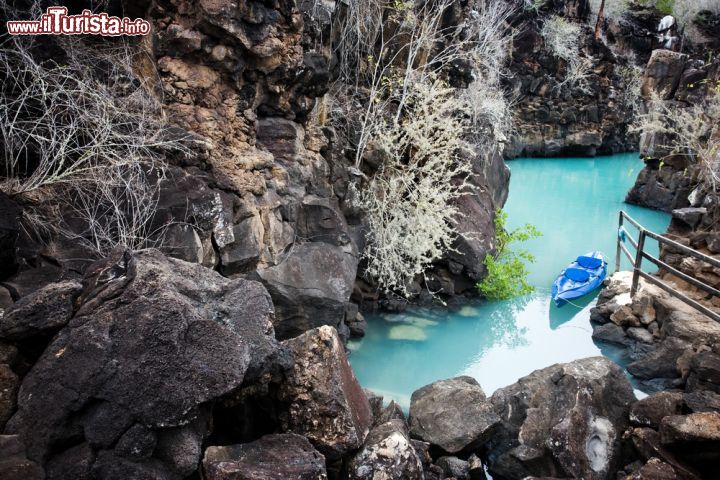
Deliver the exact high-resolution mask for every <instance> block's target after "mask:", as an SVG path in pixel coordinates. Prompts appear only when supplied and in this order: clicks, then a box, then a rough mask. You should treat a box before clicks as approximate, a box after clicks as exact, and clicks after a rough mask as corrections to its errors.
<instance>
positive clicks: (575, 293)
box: [552, 251, 607, 307]
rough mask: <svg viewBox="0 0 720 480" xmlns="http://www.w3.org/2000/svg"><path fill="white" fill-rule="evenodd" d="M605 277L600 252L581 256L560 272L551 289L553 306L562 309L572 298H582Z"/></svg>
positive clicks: (602, 258) (604, 265)
mask: <svg viewBox="0 0 720 480" xmlns="http://www.w3.org/2000/svg"><path fill="white" fill-rule="evenodd" d="M606 275H607V262H606V261H605V258H604V257H603V254H602V252H598V251H595V252H590V253H588V254H585V255H581V256H579V257H578V258H577V260H575V261H574V262H572V263H571V264H570V265H568V266H567V268H566V269H565V270H563V271H562V273H561V274H560V276H559V277H558V278H557V280H555V283H554V284H553V287H552V298H553V300H554V301H555V305H557V306H558V307H562V306H563V305H565V304H566V303H567V302H568V301H569V300H572V299H573V298H578V297H582V296H583V295H585V294H586V293H590V292H592V291H593V290H595V289H596V288H598V287H599V286H600V284H602V282H603V280H605V276H606Z"/></svg>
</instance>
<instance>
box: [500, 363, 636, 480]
mask: <svg viewBox="0 0 720 480" xmlns="http://www.w3.org/2000/svg"><path fill="white" fill-rule="evenodd" d="M491 401H492V403H493V405H494V406H495V409H496V411H497V412H498V414H499V415H500V417H501V418H502V425H501V428H500V429H499V431H498V434H497V435H495V436H494V437H493V440H492V442H491V445H490V453H489V464H490V473H491V474H492V475H493V477H495V476H496V475H497V476H498V477H500V478H524V477H526V476H538V477H542V476H553V477H573V478H581V477H582V478H586V479H605V478H610V477H611V476H612V475H613V474H614V472H615V471H617V467H618V466H619V464H620V462H621V435H622V433H623V431H624V430H625V428H626V427H627V424H628V420H627V418H628V411H629V407H630V404H631V403H633V402H634V401H635V396H634V395H633V389H632V387H631V386H630V383H629V382H628V380H627V378H626V377H625V375H624V373H623V371H622V370H621V369H620V367H618V366H617V365H615V364H614V363H613V362H612V361H610V360H608V359H607V358H604V357H592V358H585V359H581V360H576V361H574V362H570V363H566V364H558V365H553V366H551V367H548V368H545V369H542V370H537V371H535V372H533V373H531V374H530V375H528V376H526V377H523V378H521V379H520V380H518V382H517V383H515V384H513V385H510V386H508V387H505V388H502V389H499V390H497V391H496V392H495V393H494V394H493V396H492V398H491Z"/></svg>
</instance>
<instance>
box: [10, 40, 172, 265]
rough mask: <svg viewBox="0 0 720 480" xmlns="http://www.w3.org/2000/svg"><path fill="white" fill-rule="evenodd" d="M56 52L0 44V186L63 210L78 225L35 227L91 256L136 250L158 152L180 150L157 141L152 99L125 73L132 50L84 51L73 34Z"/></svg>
mask: <svg viewBox="0 0 720 480" xmlns="http://www.w3.org/2000/svg"><path fill="white" fill-rule="evenodd" d="M58 46H59V47H60V48H61V50H62V56H63V57H64V58H62V59H61V60H58V61H57V62H56V61H54V60H46V61H43V62H40V61H38V60H37V59H36V55H34V53H33V48H34V45H33V39H32V38H28V37H14V38H11V39H9V40H8V41H6V42H5V43H4V44H3V45H2V47H1V48H0V71H1V75H2V77H3V83H2V87H1V88H0V138H1V140H2V145H3V164H2V176H0V188H2V189H3V190H4V191H6V192H9V193H10V194H12V195H15V196H18V197H20V198H26V199H30V198H34V199H38V198H43V197H44V198H50V197H55V198H54V200H55V201H56V202H60V203H64V206H63V207H62V210H63V215H62V218H63V219H65V220H67V217H68V215H67V212H68V211H71V212H73V214H71V215H70V217H74V219H73V220H74V221H75V224H77V221H78V220H80V221H81V223H82V224H84V225H85V228H82V229H80V230H81V231H79V230H78V228H77V227H76V226H75V227H73V228H71V227H70V226H69V225H67V224H63V223H59V219H58V218H48V217H47V216H46V219H45V220H46V225H45V227H52V228H53V229H54V230H55V231H56V232H59V233H61V234H64V235H68V236H73V237H76V238H78V239H81V240H83V241H85V242H86V243H87V244H88V246H90V247H92V248H93V249H95V250H96V251H97V252H98V253H100V254H105V253H107V252H108V251H109V250H111V249H112V248H113V247H114V246H116V245H124V246H127V247H131V248H136V247H140V246H144V245H145V244H146V242H147V241H148V239H149V234H150V233H151V232H149V231H148V229H149V228H150V224H151V220H152V218H153V216H154V212H155V202H156V201H157V189H158V185H159V179H162V178H163V176H164V172H165V162H164V156H165V155H166V154H167V152H168V151H170V150H176V151H184V147H183V146H182V144H181V141H180V140H179V139H174V140H173V139H169V138H167V135H165V133H164V132H165V122H164V119H163V117H162V110H161V105H160V103H159V101H158V100H157V99H156V98H155V97H154V96H153V95H152V93H151V91H150V89H149V88H148V86H147V84H146V82H145V81H143V79H141V78H139V77H138V76H137V75H136V74H135V73H134V72H133V63H134V61H133V60H134V54H135V53H134V52H135V51H134V50H133V48H132V47H130V46H128V45H126V44H116V45H114V46H109V45H104V46H103V47H102V48H101V49H100V48H90V47H89V46H88V45H87V44H85V43H83V41H81V40H79V39H77V38H74V39H59V40H58ZM46 213H47V212H46ZM31 217H34V218H35V219H36V220H37V221H41V218H42V215H39V214H38V215H34V216H31ZM36 227H37V226H36Z"/></svg>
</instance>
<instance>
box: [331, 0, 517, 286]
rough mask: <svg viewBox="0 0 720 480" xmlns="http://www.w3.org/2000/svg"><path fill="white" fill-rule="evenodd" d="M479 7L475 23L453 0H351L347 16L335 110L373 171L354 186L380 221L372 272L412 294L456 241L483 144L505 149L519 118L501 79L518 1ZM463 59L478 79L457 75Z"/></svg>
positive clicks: (371, 240) (372, 239)
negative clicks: (459, 13) (458, 81)
mask: <svg viewBox="0 0 720 480" xmlns="http://www.w3.org/2000/svg"><path fill="white" fill-rule="evenodd" d="M473 7H474V8H473V10H472V11H470V14H469V15H468V16H467V18H466V20H465V21H464V22H461V23H460V24H449V23H448V24H446V16H447V14H448V12H449V11H450V10H451V9H452V8H454V6H453V2H452V1H451V0H441V1H438V2H411V1H406V2H403V1H395V2H390V1H386V0H350V1H349V2H348V5H347V7H346V10H345V12H344V15H343V16H341V19H342V20H341V22H340V25H338V26H337V29H338V31H339V38H340V41H339V42H338V43H337V44H336V52H337V54H338V59H339V66H338V70H339V72H340V76H339V78H338V82H336V84H335V85H333V88H332V103H333V105H334V107H335V111H334V112H333V113H334V119H335V122H336V126H337V127H338V130H339V131H340V132H341V134H343V132H344V134H345V136H346V138H347V139H349V140H351V141H352V143H353V147H354V169H355V172H356V173H357V172H359V171H360V170H361V169H364V170H365V172H366V174H367V175H368V176H369V178H368V179H367V181H366V182H364V184H363V185H359V186H357V187H353V189H355V188H357V190H356V191H355V192H354V194H355V195H356V196H357V198H358V199H359V201H358V202H357V203H358V206H360V207H361V208H362V209H363V210H364V212H365V215H366V218H367V222H368V233H367V247H366V249H365V252H364V260H365V264H366V265H367V267H366V273H367V274H368V276H369V277H371V278H372V279H373V280H374V281H375V282H376V283H377V285H378V286H379V287H380V288H381V289H383V290H385V291H387V292H394V293H398V294H401V295H405V296H407V295H409V293H410V292H409V291H408V286H409V284H410V282H411V281H412V280H413V279H414V278H415V277H417V276H418V275H421V274H422V273H423V272H425V271H426V270H427V268H428V267H429V266H430V265H431V264H432V263H433V262H435V261H436V260H438V259H439V258H441V257H442V256H443V255H444V254H445V253H446V252H447V251H448V249H449V248H450V246H451V245H452V243H453V241H454V240H455V238H456V236H457V232H456V231H455V226H454V225H455V223H454V220H455V219H457V215H458V214H459V212H458V210H457V208H456V207H455V204H454V200H455V199H457V197H458V196H460V195H463V194H467V192H468V189H467V188H466V182H465V180H466V178H467V176H468V175H469V174H470V172H471V168H470V165H469V162H468V160H467V158H468V155H470V153H469V152H470V149H471V147H474V148H476V149H477V150H476V151H483V152H488V151H489V150H491V149H494V148H497V147H498V143H499V142H502V141H503V140H504V138H505V136H506V135H507V132H508V129H509V128H511V124H512V122H511V114H510V108H509V104H508V101H507V98H506V96H505V94H504V92H503V91H502V89H501V87H500V81H501V76H502V74H503V71H502V70H503V65H504V61H505V58H506V57H507V55H508V52H509V51H510V45H509V32H510V29H509V27H508V24H507V20H508V18H509V16H510V15H511V13H512V10H511V5H508V4H505V3H503V2H494V1H490V0H478V1H477V2H475V3H474V4H473ZM450 23H452V22H450ZM457 68H469V69H470V70H471V71H472V72H473V73H472V79H471V80H470V82H469V88H460V87H453V86H451V85H450V83H449V80H448V76H449V75H450V74H451V72H452V71H454V70H455V69H457ZM462 87H467V85H464V86H462ZM331 121H333V120H332V118H331ZM470 126H472V129H470ZM470 130H472V132H473V135H470ZM470 141H472V144H471V143H470ZM369 157H372V160H373V161H372V162H368V161H366V160H368V158H369ZM368 164H373V165H378V164H379V166H377V167H376V168H375V169H368V168H367V165H368ZM373 170H375V171H373Z"/></svg>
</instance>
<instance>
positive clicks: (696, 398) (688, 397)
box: [685, 390, 720, 413]
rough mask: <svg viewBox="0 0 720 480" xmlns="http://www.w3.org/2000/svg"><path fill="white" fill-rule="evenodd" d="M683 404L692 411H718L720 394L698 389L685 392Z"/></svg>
mask: <svg viewBox="0 0 720 480" xmlns="http://www.w3.org/2000/svg"><path fill="white" fill-rule="evenodd" d="M685 404H686V405H687V407H688V409H689V410H690V411H691V412H693V413H696V412H720V394H717V393H715V392H711V391H709V390H698V391H696V392H690V393H686V394H685Z"/></svg>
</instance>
